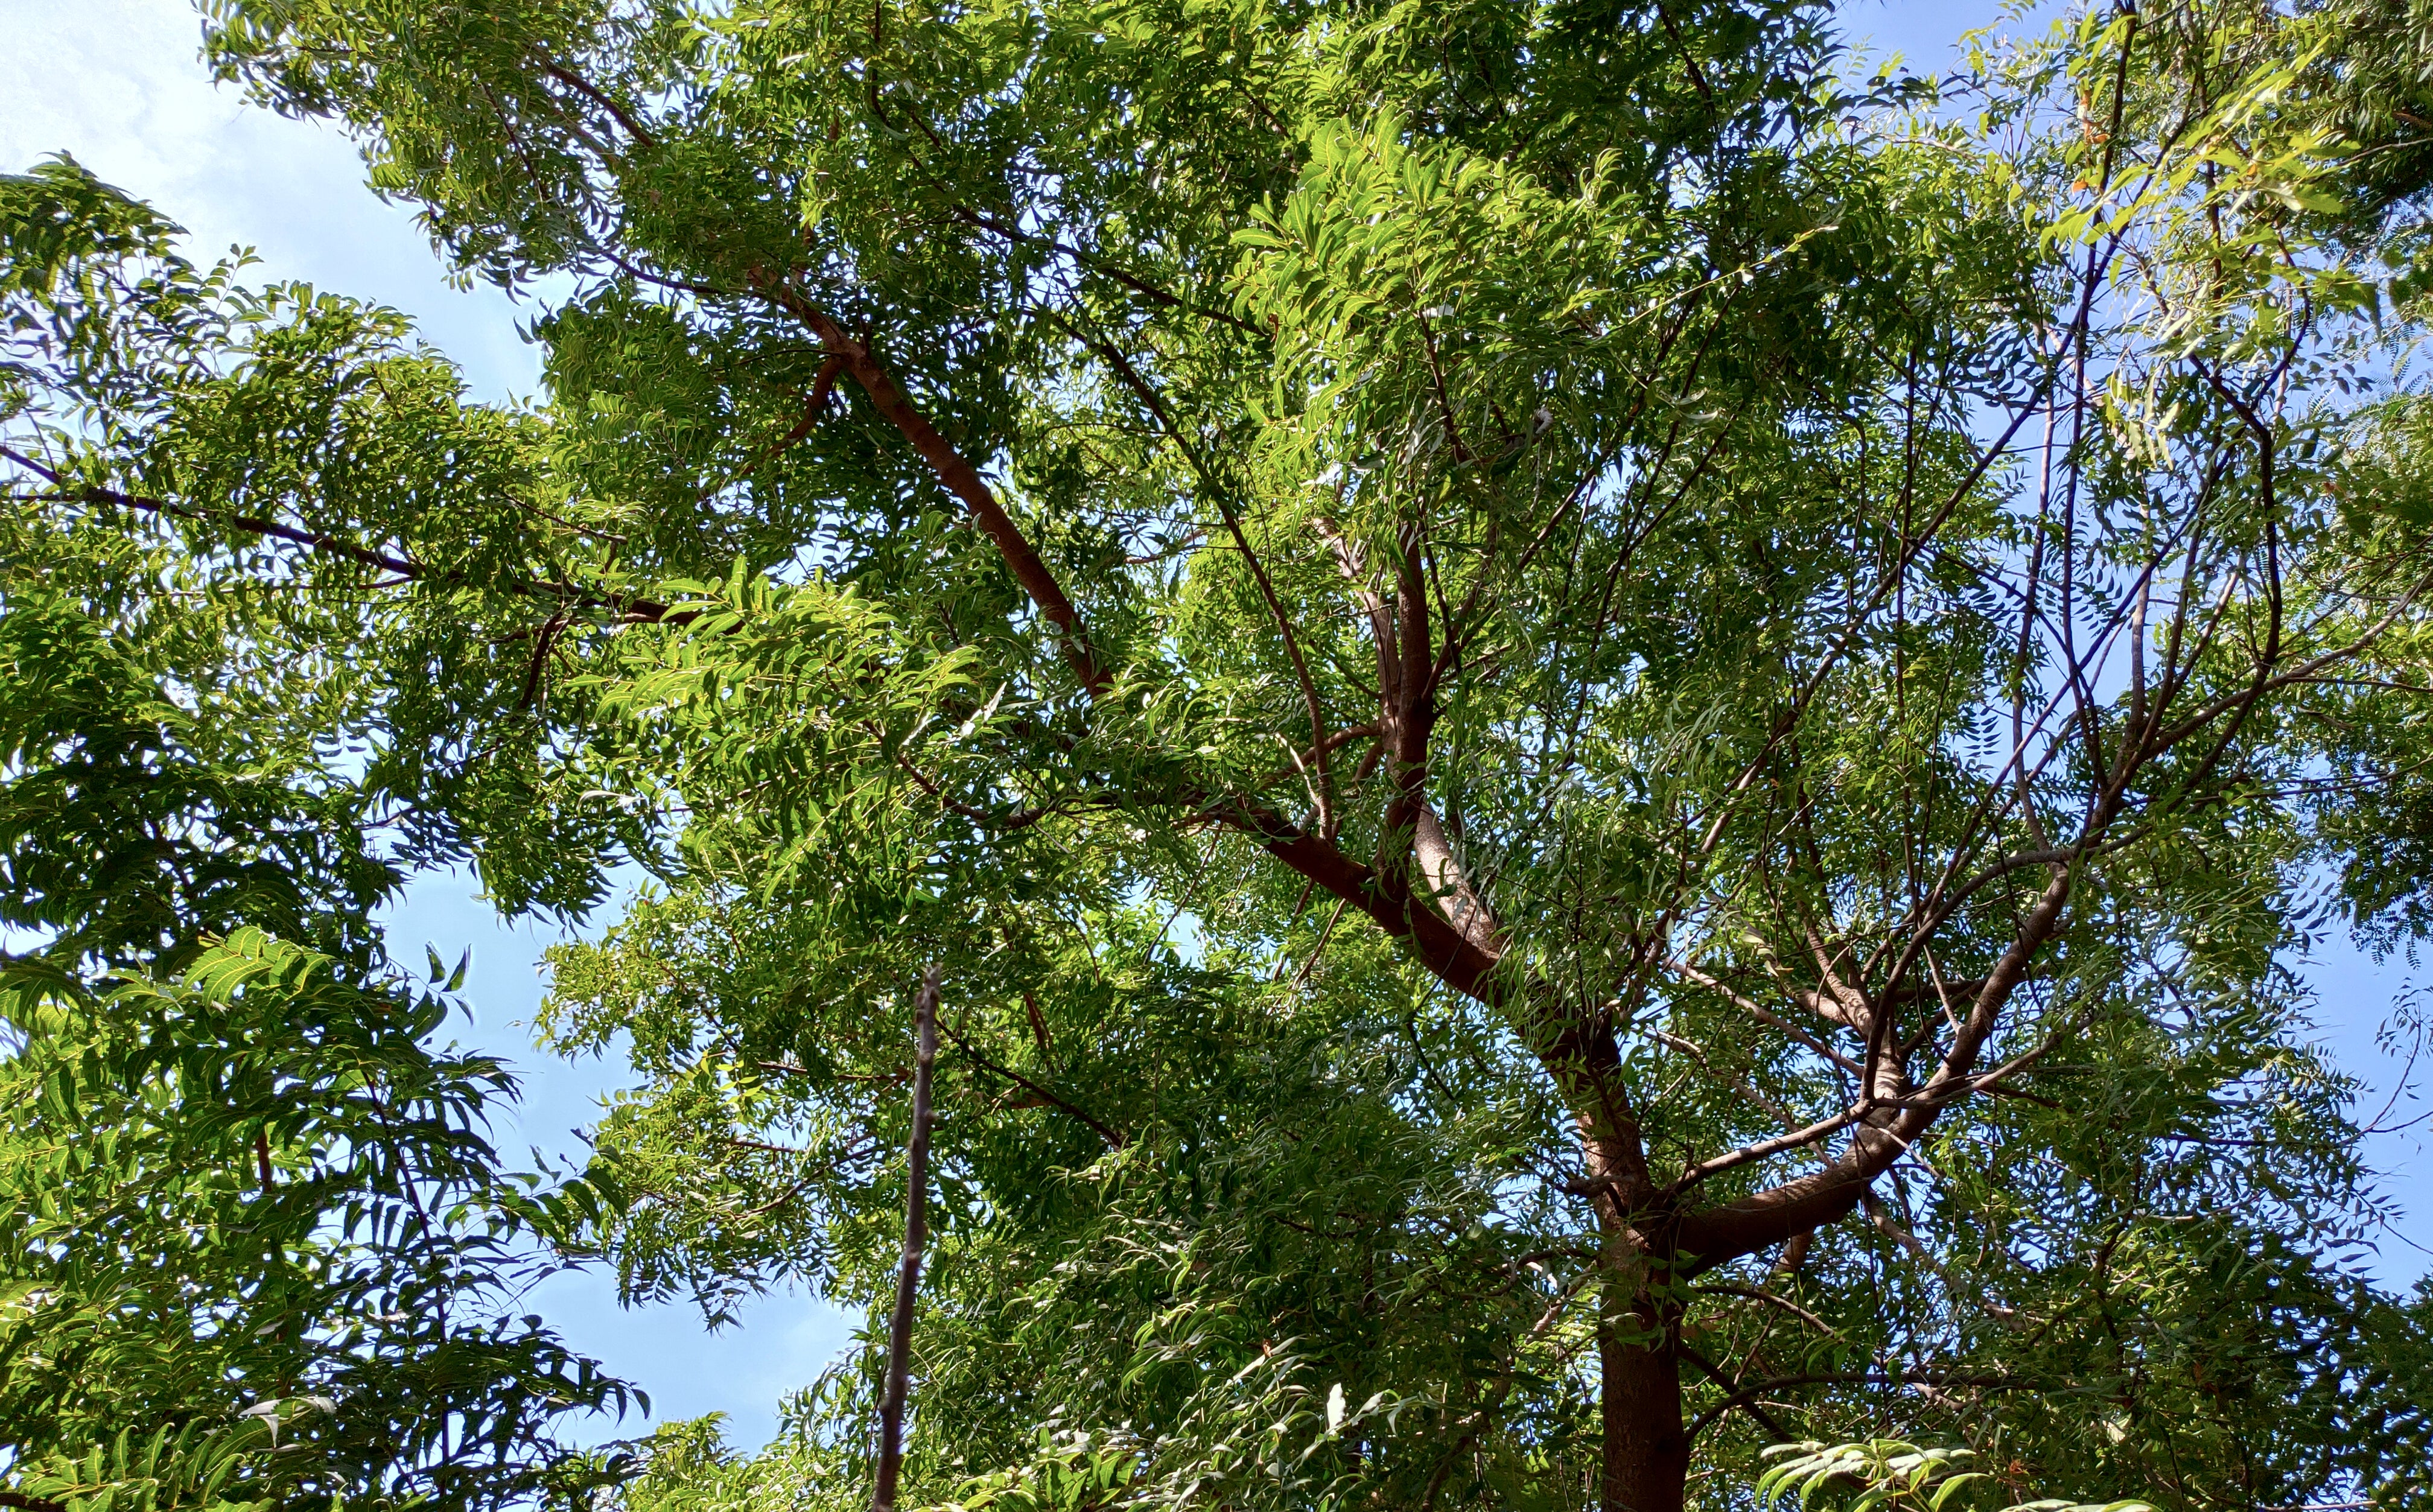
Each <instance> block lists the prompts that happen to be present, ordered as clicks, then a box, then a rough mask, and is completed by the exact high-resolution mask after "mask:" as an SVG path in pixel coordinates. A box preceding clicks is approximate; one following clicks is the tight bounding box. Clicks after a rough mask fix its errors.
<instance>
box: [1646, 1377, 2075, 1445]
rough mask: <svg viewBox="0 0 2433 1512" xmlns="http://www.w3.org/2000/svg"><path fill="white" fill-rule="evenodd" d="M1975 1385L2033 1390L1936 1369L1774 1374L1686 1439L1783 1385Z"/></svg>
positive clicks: (1715, 1411)
mask: <svg viewBox="0 0 2433 1512" xmlns="http://www.w3.org/2000/svg"><path fill="white" fill-rule="evenodd" d="M1907 1385H1922V1386H1975V1387H1977V1388H1978V1389H1980V1390H1983V1391H2033V1390H2035V1389H2036V1386H2035V1385H2034V1384H2033V1383H2032V1382H2027V1381H2022V1380H2020V1379H2018V1378H2017V1377H2016V1376H2007V1375H1947V1374H1945V1373H1944V1372H1942V1371H1940V1370H1899V1371H1891V1372H1881V1373H1876V1374H1869V1375H1833V1374H1815V1375H1778V1376H1776V1377H1775V1378H1774V1379H1773V1380H1771V1381H1761V1382H1759V1383H1758V1384H1757V1385H1753V1386H1750V1387H1748V1388H1747V1389H1746V1390H1744V1391H1735V1392H1733V1393H1732V1394H1731V1395H1730V1396H1728V1397H1726V1398H1725V1399H1724V1400H1723V1401H1721V1402H1717V1403H1715V1404H1714V1405H1713V1406H1711V1407H1710V1408H1708V1409H1707V1410H1706V1411H1705V1412H1702V1413H1700V1414H1698V1417H1697V1419H1696V1420H1695V1421H1693V1422H1692V1423H1691V1424H1690V1430H1689V1434H1688V1436H1689V1437H1691V1438H1695V1437H1697V1436H1698V1435H1699V1434H1701V1433H1702V1432H1704V1431H1705V1430H1706V1429H1707V1428H1708V1427H1710V1425H1712V1424H1713V1422H1714V1420H1715V1419H1718V1418H1721V1417H1722V1416H1723V1415H1724V1414H1726V1413H1727V1412H1729V1411H1731V1410H1732V1409H1733V1408H1734V1407H1738V1406H1743V1405H1745V1404H1746V1403H1748V1402H1755V1401H1756V1400H1757V1399H1758V1398H1760V1397H1762V1396H1764V1395H1765V1394H1766V1393H1767V1392H1769V1391H1778V1390H1780V1389H1781V1388H1783V1387H1784V1386H1907Z"/></svg>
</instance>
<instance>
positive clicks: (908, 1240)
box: [870, 966, 938, 1512]
mask: <svg viewBox="0 0 2433 1512" xmlns="http://www.w3.org/2000/svg"><path fill="white" fill-rule="evenodd" d="M912 1016H913V1019H914V1021H915V1022H916V1023H917V1024H918V1026H919V1034H920V1048H919V1050H918V1052H917V1054H916V1056H915V1059H914V1061H913V1062H912V1139H911V1143H910V1145H909V1146H908V1147H906V1149H905V1155H904V1165H905V1171H904V1181H905V1185H906V1187H907V1188H908V1193H907V1196H906V1197H905V1199H904V1266H903V1268H902V1269H901V1270H899V1271H897V1272H896V1277H895V1317H894V1318H893V1321H891V1323H890V1324H889V1326H888V1330H887V1393H886V1395H885V1396H883V1397H881V1398H880V1399H879V1404H878V1484H877V1487H876V1489H875V1490H874V1491H873V1492H872V1495H871V1500H870V1504H871V1507H872V1509H873V1512H895V1477H896V1473H897V1471H899V1470H901V1469H902V1468H903V1465H904V1399H905V1397H906V1395H907V1394H908V1393H909V1391H910V1387H911V1381H912V1299H913V1297H914V1296H915V1295H916V1294H917V1293H918V1292H919V1291H920V1289H921V1250H922V1248H923V1247H924V1246H925V1245H927V1242H928V1238H929V1123H930V1116H929V1068H930V1067H931V1065H933V1064H934V1063H935V1062H937V1059H938V968H937V967H935V966H932V967H930V968H929V969H928V970H927V971H925V972H923V973H922V974H921V994H920V995H919V996H918V997H916V998H915V999H913V1005H912Z"/></svg>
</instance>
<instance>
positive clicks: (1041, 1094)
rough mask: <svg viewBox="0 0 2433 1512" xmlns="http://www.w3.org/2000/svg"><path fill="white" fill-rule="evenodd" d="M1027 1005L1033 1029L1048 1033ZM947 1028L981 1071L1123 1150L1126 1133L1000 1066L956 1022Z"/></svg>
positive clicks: (1035, 1010)
mask: <svg viewBox="0 0 2433 1512" xmlns="http://www.w3.org/2000/svg"><path fill="white" fill-rule="evenodd" d="M1025 1006H1026V1007H1029V1008H1030V1013H1031V1020H1030V1022H1031V1028H1032V1032H1033V1033H1037V1034H1044V1033H1045V1029H1046V1026H1045V1025H1043V1024H1042V1023H1041V1022H1040V1019H1039V1011H1038V1009H1037V1008H1036V1007H1035V1006H1033V1005H1030V1004H1029V1001H1028V999H1026V1000H1025ZM944 1029H945V1033H946V1038H948V1039H950V1040H952V1041H954V1042H955V1048H957V1049H959V1050H961V1051H962V1052H963V1053H964V1054H965V1055H967V1056H970V1057H971V1058H972V1060H973V1061H974V1062H977V1063H978V1066H979V1068H980V1069H981V1070H983V1071H994V1072H995V1073H996V1074H997V1075H998V1076H1001V1077H1003V1078H1005V1079H1007V1080H1008V1081H1011V1082H1012V1083H1014V1084H1015V1085H1016V1086H1019V1087H1021V1088H1022V1089H1023V1090H1024V1091H1026V1092H1029V1094H1030V1095H1031V1096H1035V1097H1037V1098H1038V1099H1039V1100H1040V1101H1042V1102H1045V1103H1046V1104H1047V1105H1048V1106H1049V1107H1051V1108H1054V1109H1056V1110H1057V1111H1059V1112H1060V1113H1065V1114H1067V1115H1069V1116H1071V1117H1073V1118H1076V1119H1079V1120H1080V1122H1082V1123H1084V1124H1087V1125H1088V1126H1089V1127H1090V1130H1091V1132H1093V1133H1095V1134H1097V1136H1098V1137H1099V1138H1100V1139H1103V1140H1105V1141H1106V1142H1107V1147H1108V1148H1109V1149H1121V1148H1123V1147H1124V1136H1123V1135H1121V1134H1118V1133H1116V1132H1115V1131H1114V1130H1112V1129H1110V1128H1108V1127H1107V1126H1106V1125H1104V1124H1102V1123H1100V1122H1098V1120H1097V1119H1096V1118H1093V1117H1091V1116H1090V1115H1089V1114H1088V1113H1083V1112H1082V1111H1081V1110H1080V1109H1079V1108H1076V1107H1074V1106H1073V1105H1072V1104H1071V1103H1069V1102H1066V1101H1065V1100H1064V1099H1063V1098H1062V1097H1060V1096H1056V1094H1054V1093H1052V1092H1050V1091H1048V1090H1047V1089H1046V1087H1043V1086H1041V1085H1040V1084H1039V1083H1038V1082H1036V1081H1033V1080H1031V1079H1029V1077H1026V1076H1024V1075H1023V1074H1022V1073H1021V1072H1019V1071H1015V1070H1012V1068H1010V1067H1007V1066H1001V1065H998V1064H997V1063H996V1062H994V1061H991V1060H990V1059H989V1058H988V1057H986V1056H984V1055H982V1054H980V1053H979V1051H978V1050H976V1049H974V1048H972V1042H971V1041H969V1040H967V1039H964V1038H963V1037H962V1035H961V1034H959V1033H957V1032H956V1030H955V1027H954V1026H953V1025H951V1024H948V1025H945V1026H944Z"/></svg>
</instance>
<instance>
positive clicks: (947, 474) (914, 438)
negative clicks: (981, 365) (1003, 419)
mask: <svg viewBox="0 0 2433 1512" xmlns="http://www.w3.org/2000/svg"><path fill="white" fill-rule="evenodd" d="M756 281H757V280H756ZM762 292H763V293H764V294H766V295H767V296H768V297H770V298H771V299H773V300H774V301H775V302H776V303H777V305H778V306H779V307H780V308H782V309H784V310H786V311H787V312H788V313H790V314H793V315H794V316H795V317H796V318H798V319H800V320H801V321H803V323H804V324H806V325H808V326H809V327H810V328H811V331H812V332H813V333H814V334H816V335H817V336H818V337H819V338H820V344H821V346H822V347H823V348H825V349H826V351H827V354H828V355H829V356H831V357H842V358H843V359H844V366H845V371H846V372H849V373H851V374H852V375H853V381H854V382H856V383H858V384H859V385H860V386H861V391H862V392H863V393H864V394H867V395H868V396H870V402H871V403H872V404H873V405H874V406H876V409H877V410H878V413H879V415H880V416H883V417H884V418H885V419H886V420H887V421H888V423H889V424H891V425H893V426H894V427H895V429H896V430H897V431H899V432H901V433H903V436H904V439H906V440H907V441H910V442H911V443H912V449H913V450H915V451H918V452H920V453H921V457H922V460H924V461H926V462H927V463H928V464H929V468H930V470H931V471H932V472H935V473H936V474H937V475H938V481H939V482H940V483H942V484H944V485H945V487H946V491H947V492H949V493H951V494H953V495H954V496H955V497H956V498H958V499H960V500H961V501H963V506H964V507H965V508H966V509H968V510H970V511H971V516H972V521H973V523H975V524H977V525H978V526H979V528H980V530H981V531H982V533H984V534H985V535H987V536H988V538H989V539H990V540H991V541H993V542H995V545H996V549H997V553H998V554H999V555H1000V556H1002V557H1004V558H1005V565H1006V566H1007V567H1008V568H1009V569H1012V572H1013V580H1014V581H1015V582H1016V583H1019V584H1020V585H1022V590H1023V592H1025V593H1027V594H1029V596H1030V602H1031V603H1035V604H1037V605H1038V606H1039V613H1040V615H1041V616H1042V617H1043V618H1045V619H1046V620H1047V622H1048V623H1049V624H1052V625H1054V626H1055V627H1056V629H1057V632H1058V635H1059V638H1060V639H1061V641H1062V643H1063V652H1064V659H1065V661H1066V662H1067V663H1069V664H1070V665H1071V666H1072V668H1073V671H1074V674H1075V675H1076V676H1077V677H1079V678H1080V682H1081V687H1082V688H1083V689H1084V690H1086V691H1087V692H1088V693H1089V694H1090V695H1091V696H1092V697H1093V698H1096V697H1097V696H1099V695H1100V694H1103V693H1105V692H1106V691H1107V689H1108V688H1109V687H1111V686H1112V685H1113V683H1114V676H1113V674H1111V673H1110V672H1109V671H1107V669H1106V668H1105V667H1103V666H1101V665H1100V664H1099V662H1098V659H1097V655H1096V654H1093V653H1092V651H1091V649H1090V642H1089V638H1088V637H1087V636H1085V635H1084V634H1083V633H1082V629H1081V613H1080V610H1079V609H1076V608H1075V607H1074V606H1073V601H1072V600H1071V599H1070V598H1068V597H1066V596H1065V593H1064V588H1063V585H1062V584H1060V583H1058V582H1057V581H1056V574H1055V573H1053V572H1051V571H1049V570H1048V569H1047V564H1046V562H1043V561H1041V560H1040V557H1039V552H1038V551H1037V550H1036V549H1035V548H1033V547H1032V546H1031V544H1030V541H1029V537H1027V536H1025V535H1023V534H1022V527H1021V526H1019V525H1017V524H1015V523H1014V522H1013V518H1012V516H1010V515H1008V514H1007V513H1006V512H1005V506H1004V505H1002V504H1000V503H998V502H997V499H996V495H995V493H994V492H992V491H991V490H990V488H989V485H988V482H987V480H985V479H983V478H982V477H981V476H980V474H979V469H978V468H977V467H973V466H972V465H971V463H970V462H969V461H967V460H966V459H965V458H964V456H963V454H962V453H961V452H960V451H958V450H955V446H954V443H953V442H951V441H948V440H947V439H946V438H945V437H944V435H942V434H940V433H939V431H938V428H937V427H936V426H934V425H931V424H930V423H929V420H928V417H927V416H925V415H923V414H922V413H921V412H920V410H919V409H918V408H916V407H915V406H914V405H913V403H912V401H911V400H910V399H907V398H906V397H905V394H904V391H903V390H902V389H901V388H899V387H897V386H896V383H895V380H894V379H893V377H892V376H890V374H889V373H888V371H887V369H886V367H885V366H884V365H881V364H880V363H879V361H878V359H877V358H876V357H874V356H872V355H871V351H870V348H869V346H868V345H867V344H865V343H862V342H859V341H856V340H855V339H854V338H853V337H852V336H851V335H850V334H848V333H847V332H846V331H845V329H844V327H842V326H841V325H839V324H837V322H836V320H835V318H834V317H833V316H831V315H829V314H827V313H826V312H825V311H824V310H821V309H819V308H817V307H815V306H813V305H811V304H808V303H807V302H806V301H805V300H804V299H803V297H802V296H801V295H799V294H797V293H795V292H794V290H793V288H792V287H791V285H789V284H784V283H777V284H774V285H772V284H765V283H764V284H762Z"/></svg>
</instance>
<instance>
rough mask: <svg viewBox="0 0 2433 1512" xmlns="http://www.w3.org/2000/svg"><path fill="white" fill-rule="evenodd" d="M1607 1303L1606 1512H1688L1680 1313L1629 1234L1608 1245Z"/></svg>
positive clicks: (1601, 1333) (1601, 1323) (1601, 1504)
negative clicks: (1683, 1507) (1684, 1498)
mask: <svg viewBox="0 0 2433 1512" xmlns="http://www.w3.org/2000/svg"><path fill="white" fill-rule="evenodd" d="M1607 1243H1608V1250H1607V1254H1608V1259H1607V1268H1608V1275H1607V1278H1606V1297H1605V1300H1604V1302H1603V1305H1602V1306H1601V1307H1600V1308H1599V1316H1598V1319H1597V1367H1598V1370H1597V1373H1598V1376H1599V1383H1598V1384H1599V1386H1600V1389H1601V1396H1602V1400H1601V1402H1600V1403H1599V1405H1600V1408H1601V1416H1602V1418H1603V1419H1604V1427H1605V1454H1604V1465H1603V1477H1602V1478H1603V1482H1604V1484H1603V1487H1602V1488H1601V1493H1600V1494H1599V1496H1598V1498H1597V1507H1598V1512H1681V1499H1682V1487H1683V1485H1684V1483H1685V1482H1686V1481H1687V1480H1688V1479H1689V1474H1690V1436H1689V1434H1688V1433H1687V1432H1685V1431H1684V1429H1683V1426H1682V1422H1681V1352H1680V1349H1679V1344H1680V1317H1679V1311H1678V1309H1677V1308H1676V1307H1675V1306H1674V1305H1673V1304H1672V1303H1670V1302H1668V1301H1666V1300H1663V1298H1662V1292H1663V1290H1664V1287H1663V1285H1662V1278H1661V1277H1660V1276H1659V1275H1657V1274H1655V1273H1654V1272H1653V1270H1652V1268H1651V1265H1650V1261H1649V1258H1648V1257H1647V1256H1645V1255H1644V1254H1640V1253H1634V1252H1632V1250H1633V1249H1634V1248H1635V1247H1633V1246H1632V1245H1631V1241H1630V1239H1629V1238H1628V1237H1627V1236H1626V1235H1613V1236H1609V1237H1608V1241H1607Z"/></svg>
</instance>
